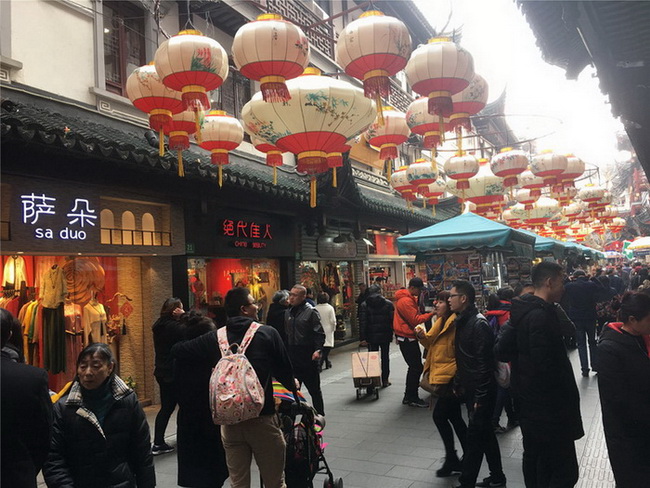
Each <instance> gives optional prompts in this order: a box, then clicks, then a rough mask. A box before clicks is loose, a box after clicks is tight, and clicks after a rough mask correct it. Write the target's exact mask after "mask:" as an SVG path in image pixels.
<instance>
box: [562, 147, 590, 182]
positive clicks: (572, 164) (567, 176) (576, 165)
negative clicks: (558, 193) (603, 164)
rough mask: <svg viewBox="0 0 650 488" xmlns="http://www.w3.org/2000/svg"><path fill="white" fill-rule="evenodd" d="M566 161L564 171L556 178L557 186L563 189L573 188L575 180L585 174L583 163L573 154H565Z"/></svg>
mask: <svg viewBox="0 0 650 488" xmlns="http://www.w3.org/2000/svg"><path fill="white" fill-rule="evenodd" d="M566 160H567V165H566V169H565V170H564V172H563V173H562V174H561V175H560V176H558V184H559V185H562V187H564V188H567V187H575V180H576V179H578V178H580V177H581V176H582V175H583V174H584V172H585V162H584V161H583V160H582V159H580V158H579V157H577V156H575V155H573V154H567V155H566Z"/></svg>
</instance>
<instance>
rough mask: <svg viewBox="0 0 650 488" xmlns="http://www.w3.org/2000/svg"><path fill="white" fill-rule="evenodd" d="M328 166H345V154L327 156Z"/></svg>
mask: <svg viewBox="0 0 650 488" xmlns="http://www.w3.org/2000/svg"><path fill="white" fill-rule="evenodd" d="M327 166H328V167H329V168H340V167H341V166H343V155H342V154H335V155H332V156H327Z"/></svg>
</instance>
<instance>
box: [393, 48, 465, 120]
mask: <svg viewBox="0 0 650 488" xmlns="http://www.w3.org/2000/svg"><path fill="white" fill-rule="evenodd" d="M405 72H406V78H407V79H408V82H409V84H410V85H411V88H412V89H413V91H415V92H416V93H419V94H420V95H422V96H425V97H428V98H429V113H430V114H436V115H441V116H443V117H449V116H450V115H451V114H452V113H453V112H454V104H453V102H452V100H451V96H452V95H454V94H456V93H458V92H460V91H462V90H464V89H465V88H467V86H468V85H469V82H470V81H471V80H472V77H473V76H474V60H473V59H472V55H471V54H470V53H469V52H467V51H466V50H464V49H463V48H462V47H460V46H458V45H456V43H454V42H452V41H451V39H450V38H448V37H434V38H433V39H430V40H429V43H428V44H425V45H423V46H420V47H419V48H417V49H416V50H415V51H413V54H412V55H411V58H410V59H409V61H408V63H407V65H406V69H405Z"/></svg>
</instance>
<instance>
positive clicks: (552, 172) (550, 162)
mask: <svg viewBox="0 0 650 488" xmlns="http://www.w3.org/2000/svg"><path fill="white" fill-rule="evenodd" d="M566 168H567V157H566V156H565V155H564V154H557V153H554V152H553V151H550V150H545V151H542V152H541V153H540V154H535V155H534V156H533V157H532V158H531V159H530V171H531V172H532V173H533V174H534V175H535V176H540V177H542V178H543V179H544V184H545V185H546V186H551V185H555V184H557V182H558V179H560V175H561V174H562V173H564V171H565V170H566Z"/></svg>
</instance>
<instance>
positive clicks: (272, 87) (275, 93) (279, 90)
mask: <svg viewBox="0 0 650 488" xmlns="http://www.w3.org/2000/svg"><path fill="white" fill-rule="evenodd" d="M260 90H261V91H262V98H264V101H265V102H267V103H282V102H286V101H288V100H291V93H289V89H288V88H287V85H285V84H284V83H282V82H276V81H274V82H268V83H262V84H261V85H260Z"/></svg>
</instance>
